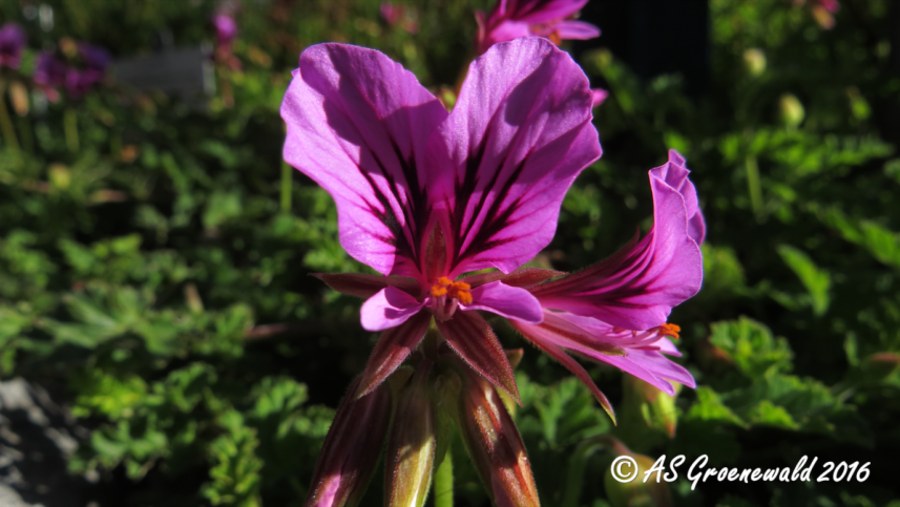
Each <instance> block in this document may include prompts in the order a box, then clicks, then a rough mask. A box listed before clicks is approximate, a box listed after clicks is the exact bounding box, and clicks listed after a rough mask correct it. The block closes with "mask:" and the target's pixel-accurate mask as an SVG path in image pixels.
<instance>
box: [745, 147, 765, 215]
mask: <svg viewBox="0 0 900 507" xmlns="http://www.w3.org/2000/svg"><path fill="white" fill-rule="evenodd" d="M744 169H745V170H746V171H747V191H748V192H749V193H750V207H751V208H752V209H753V214H754V215H755V216H756V220H757V221H761V220H762V219H763V198H762V185H761V184H760V181H759V165H758V164H757V163H756V157H755V156H753V155H750V156H748V157H747V160H746V161H745V163H744Z"/></svg>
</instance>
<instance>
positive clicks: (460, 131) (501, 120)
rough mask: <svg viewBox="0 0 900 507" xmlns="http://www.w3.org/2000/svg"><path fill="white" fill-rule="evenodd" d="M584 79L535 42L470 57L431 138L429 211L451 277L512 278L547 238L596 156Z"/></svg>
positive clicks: (557, 53) (566, 59)
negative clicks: (445, 244) (442, 239)
mask: <svg viewBox="0 0 900 507" xmlns="http://www.w3.org/2000/svg"><path fill="white" fill-rule="evenodd" d="M600 153H601V150H600V143H599V141H598V139H597V131H596V129H595V128H594V126H593V125H592V124H591V93H590V88H589V83H588V81H587V78H586V76H585V75H584V72H582V70H581V69H580V68H579V67H578V65H577V64H575V62H574V61H572V58H571V57H570V56H569V55H568V54H567V53H565V52H563V51H561V50H559V49H558V48H556V47H555V46H554V45H553V44H551V43H550V42H548V41H546V40H543V39H539V38H533V37H529V38H524V39H517V40H515V41H512V42H508V43H503V44H497V45H495V46H493V47H491V49H490V50H488V51H487V52H486V53H485V54H484V55H482V56H481V57H479V58H478V59H476V60H475V61H474V62H473V63H472V66H471V67H470V68H469V74H468V77H467V78H466V81H465V83H464V84H463V87H462V90H461V91H460V94H459V99H458V101H457V103H456V106H455V107H454V109H453V112H452V113H451V114H450V117H449V118H448V119H447V121H446V122H444V123H443V124H442V125H441V127H440V129H439V132H438V135H437V136H436V137H434V138H432V142H431V144H430V150H429V155H430V156H431V157H432V158H431V166H432V167H433V168H434V171H435V173H436V174H438V175H440V177H442V178H443V179H442V180H440V181H439V182H438V183H436V184H435V186H434V187H433V188H434V200H435V209H436V211H437V213H438V214H439V215H442V216H443V219H442V223H446V224H449V225H448V227H450V228H451V231H449V233H448V234H446V236H447V238H448V240H453V241H454V243H453V244H452V245H450V247H451V252H452V255H451V256H452V259H453V262H452V265H453V270H452V275H453V276H455V275H459V274H462V273H464V272H467V271H475V270H478V269H482V268H488V267H495V268H498V269H500V270H501V271H503V272H504V273H509V272H511V271H512V270H514V269H515V268H517V267H519V266H521V265H522V264H524V263H525V262H526V261H528V260H530V259H531V258H532V257H534V256H535V255H536V254H537V253H538V252H539V251H540V250H541V249H542V248H544V247H545V246H546V245H547V244H548V243H549V242H550V240H551V239H552V238H553V234H554V233H555V231H556V221H557V218H558V216H559V209H560V205H561V204H562V199H563V196H564V195H565V193H566V191H567V190H568V189H569V186H570V185H571V184H572V181H573V180H574V178H575V177H576V176H577V175H578V174H579V173H580V172H581V171H582V170H583V169H584V168H585V167H587V166H588V165H589V164H590V163H591V162H593V161H594V160H596V159H597V158H599V157H600Z"/></svg>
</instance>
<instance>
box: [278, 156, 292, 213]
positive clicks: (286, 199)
mask: <svg viewBox="0 0 900 507" xmlns="http://www.w3.org/2000/svg"><path fill="white" fill-rule="evenodd" d="M293 173H294V171H293V170H292V169H291V166H289V165H287V163H285V162H282V163H281V211H283V212H285V213H288V212H290V211H291V189H292V187H293V184H294V180H293V179H292V178H291V176H293Z"/></svg>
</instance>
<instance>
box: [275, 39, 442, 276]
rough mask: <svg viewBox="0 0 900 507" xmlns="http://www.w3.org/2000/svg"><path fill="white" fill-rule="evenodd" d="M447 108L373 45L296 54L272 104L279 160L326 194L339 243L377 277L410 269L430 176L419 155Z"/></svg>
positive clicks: (330, 47)
mask: <svg viewBox="0 0 900 507" xmlns="http://www.w3.org/2000/svg"><path fill="white" fill-rule="evenodd" d="M447 114H448V113H447V111H446V110H445V109H444V107H443V106H442V105H441V103H440V102H439V101H438V100H437V99H436V98H435V97H434V96H433V95H431V93H429V92H428V91H427V90H426V89H425V88H423V87H422V85H420V84H419V82H418V81H417V80H416V78H415V76H413V75H412V74H411V73H410V72H409V71H407V70H405V69H404V68H403V67H402V66H401V65H400V64H398V63H396V62H394V61H392V60H391V59H389V58H388V57H386V56H385V55H383V54H382V53H380V52H378V51H375V50H372V49H365V48H360V47H355V46H349V45H343V44H319V45H316V46H312V47H310V48H308V49H306V51H304V52H303V54H302V55H300V72H299V74H297V75H295V77H294V79H293V81H292V82H291V85H290V87H289V88H288V91H287V93H286V94H285V98H284V102H283V103H282V106H281V115H282V117H283V118H284V120H285V122H286V123H287V139H286V140H285V145H284V158H285V160H286V161H287V162H288V163H290V164H291V165H292V166H294V167H296V168H297V169H299V170H300V171H301V172H303V173H304V174H306V175H307V176H309V177H310V178H312V179H313V180H314V181H315V182H316V183H318V184H319V185H321V186H322V187H323V188H324V189H325V190H327V191H328V193H330V194H331V196H332V198H334V200H335V203H336V204H337V209H338V227H339V230H340V241H341V245H343V247H344V249H346V250H347V252H348V253H349V254H350V255H351V256H352V257H353V258H355V259H357V260H359V261H360V262H363V263H365V264H368V265H369V266H371V267H372V268H374V269H375V270H376V271H378V272H380V273H382V274H409V275H413V274H415V272H416V269H417V268H416V267H415V266H416V259H417V257H418V252H419V249H420V245H419V238H420V237H421V235H422V234H423V230H424V229H425V226H426V223H425V220H427V218H428V217H429V216H430V215H431V213H430V212H429V209H428V206H429V201H428V199H426V198H425V197H424V196H425V190H424V189H425V188H428V186H429V178H430V176H429V175H430V174H433V171H432V170H430V169H431V168H430V167H428V166H426V165H425V164H424V163H421V161H420V159H421V157H422V155H423V149H424V148H425V145H426V139H428V137H429V135H430V134H431V133H433V131H434V130H435V129H436V128H437V126H438V124H440V123H441V122H442V121H443V120H444V118H446V117H447Z"/></svg>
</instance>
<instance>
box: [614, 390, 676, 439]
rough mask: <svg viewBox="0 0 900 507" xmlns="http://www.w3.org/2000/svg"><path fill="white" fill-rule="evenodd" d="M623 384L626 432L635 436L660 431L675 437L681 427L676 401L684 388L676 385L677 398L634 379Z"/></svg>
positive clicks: (623, 409)
mask: <svg viewBox="0 0 900 507" xmlns="http://www.w3.org/2000/svg"><path fill="white" fill-rule="evenodd" d="M623 383H624V387H625V390H624V391H625V393H624V394H625V396H624V399H623V401H622V414H623V415H622V429H623V430H625V429H626V428H628V429H629V430H631V431H632V432H635V430H636V431H637V432H640V430H642V429H650V430H659V431H662V432H664V433H665V434H666V436H668V437H669V438H672V437H674V436H675V428H676V427H677V425H678V413H677V411H676V409H675V399H676V397H677V396H678V391H680V390H681V384H677V383H676V384H674V386H675V396H671V395H669V394H667V393H664V392H662V391H660V390H659V389H657V388H656V387H654V386H652V385H650V384H648V383H647V382H644V381H643V380H640V379H638V378H636V377H632V376H630V375H627V376H625V378H624V379H623ZM635 436H637V435H635ZM628 440H629V441H636V440H634V439H628Z"/></svg>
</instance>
